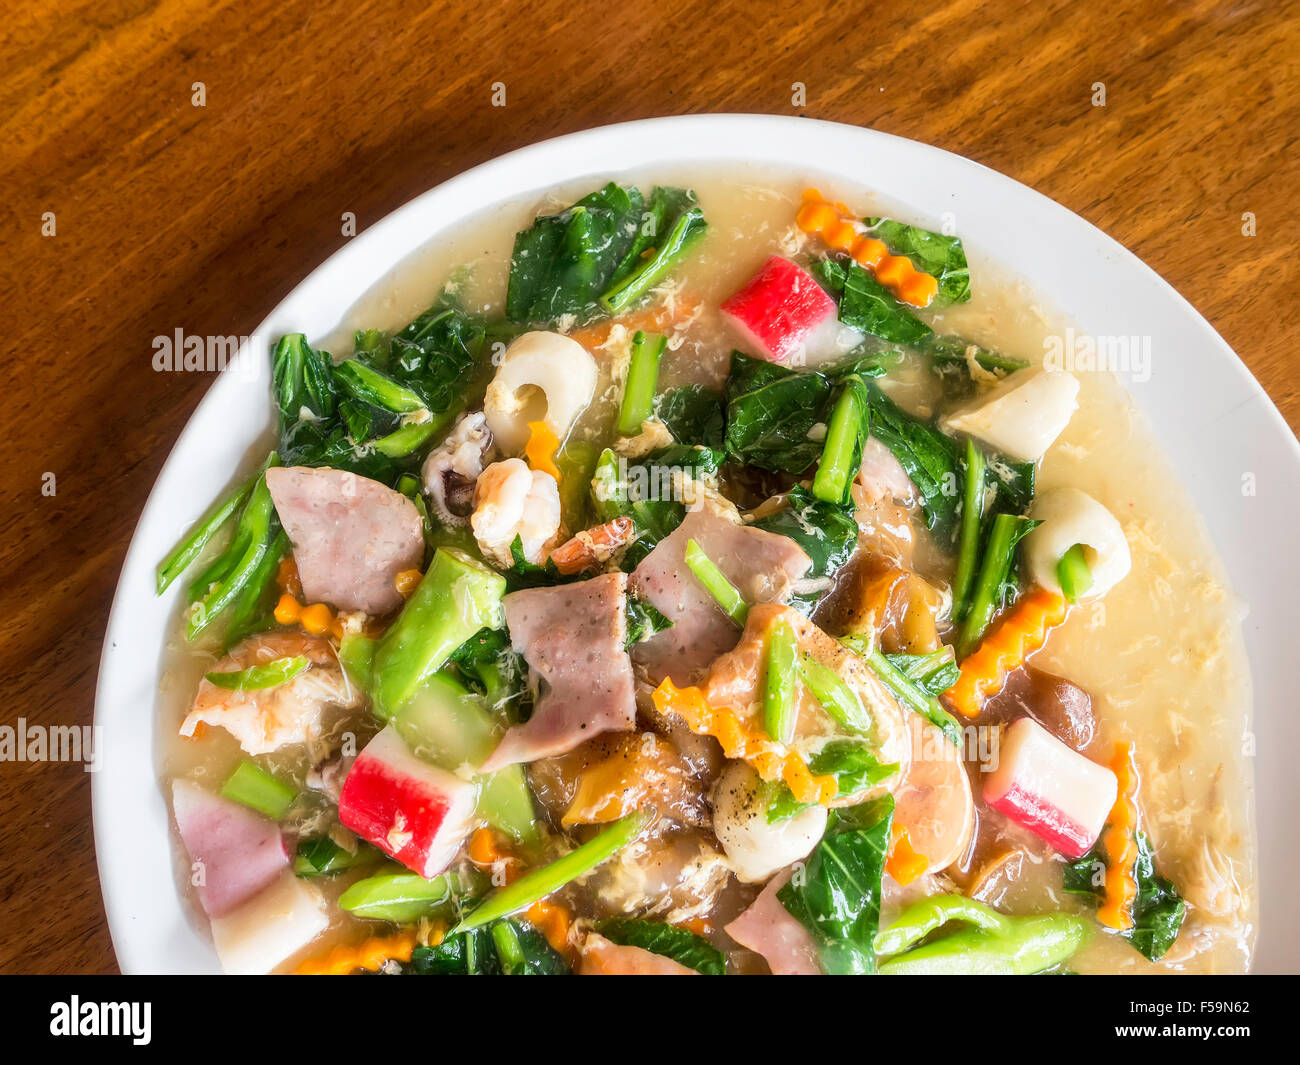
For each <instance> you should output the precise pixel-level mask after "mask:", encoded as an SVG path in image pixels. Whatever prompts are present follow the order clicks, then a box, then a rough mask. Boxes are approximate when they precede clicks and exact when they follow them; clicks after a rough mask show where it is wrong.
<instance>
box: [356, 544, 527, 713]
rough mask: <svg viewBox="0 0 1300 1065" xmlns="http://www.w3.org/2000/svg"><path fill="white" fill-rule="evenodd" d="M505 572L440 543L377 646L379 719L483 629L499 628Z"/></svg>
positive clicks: (375, 694) (394, 709)
mask: <svg viewBox="0 0 1300 1065" xmlns="http://www.w3.org/2000/svg"><path fill="white" fill-rule="evenodd" d="M505 590H506V582H505V578H504V577H502V576H501V575H500V574H499V573H496V572H495V571H493V570H491V569H489V568H488V567H487V566H485V565H483V564H482V563H481V562H478V561H476V560H475V559H473V558H471V557H470V556H469V555H466V554H465V553H464V552H461V551H457V550H455V549H453V548H445V547H440V548H438V550H437V551H435V552H434V555H433V561H432V562H431V563H430V564H429V569H428V571H427V572H426V573H425V575H424V579H423V580H421V581H420V583H419V585H418V586H417V587H416V589H415V592H414V594H412V596H411V598H410V599H408V600H407V601H406V605H405V606H404V607H403V608H402V612H401V613H400V614H399V615H398V616H397V620H396V621H395V622H393V624H392V625H391V626H390V627H389V629H388V631H387V632H385V633H384V636H383V638H382V639H381V640H380V641H379V643H378V644H377V645H376V647H375V653H374V674H373V675H374V681H373V689H374V690H373V692H372V696H373V699H374V712H375V714H376V715H377V716H379V717H380V718H381V719H387V718H389V717H391V716H392V715H393V714H395V713H396V712H397V711H398V710H399V709H401V707H402V706H403V705H404V704H405V703H406V701H407V700H408V699H410V698H411V696H412V695H414V694H415V691H416V689H417V688H419V686H420V684H421V682H422V681H424V680H425V678H427V677H429V676H431V675H432V674H433V673H435V672H436V671H437V670H439V669H441V668H442V666H443V664H444V663H445V662H446V661H447V659H449V658H450V657H451V656H452V654H453V653H454V652H455V651H456V650H457V649H458V648H459V647H460V646H461V645H462V644H463V643H464V642H465V641H466V640H468V639H469V638H470V637H471V636H473V635H475V634H476V633H477V632H478V631H479V630H480V629H484V628H493V629H495V628H499V627H500V624H501V597H502V596H503V595H504V594H505Z"/></svg>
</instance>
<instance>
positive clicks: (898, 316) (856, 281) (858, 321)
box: [812, 259, 931, 344]
mask: <svg viewBox="0 0 1300 1065" xmlns="http://www.w3.org/2000/svg"><path fill="white" fill-rule="evenodd" d="M812 272H813V274H814V276H816V277H817V279H818V280H819V281H820V282H821V283H822V285H823V286H824V287H825V288H826V289H827V290H828V291H829V292H830V293H831V295H832V296H835V297H836V298H837V299H838V300H839V305H840V313H839V317H840V321H841V322H843V323H844V324H845V325H847V326H851V327H852V328H854V329H857V330H858V331H859V332H862V333H868V334H870V335H871V336H874V337H879V338H880V339H881V340H886V341H888V342H889V343H891V344H916V343H917V342H918V341H920V340H922V339H923V338H924V337H927V336H929V335H930V333H931V329H930V327H929V326H928V325H926V324H925V323H924V322H923V321H921V319H919V318H917V317H916V316H915V315H914V314H912V312H911V311H909V310H908V309H907V308H906V307H904V306H903V304H901V303H900V302H899V301H898V300H896V299H895V298H894V296H893V294H892V293H891V292H890V291H889V289H887V288H885V286H884V285H882V284H881V283H880V282H879V281H877V280H876V279H875V278H874V277H873V276H872V275H871V273H870V272H869V271H868V270H867V269H866V268H865V267H862V266H859V265H858V264H857V263H855V262H853V261H852V260H851V259H821V260H819V261H818V262H817V263H815V264H814V265H813V268H812Z"/></svg>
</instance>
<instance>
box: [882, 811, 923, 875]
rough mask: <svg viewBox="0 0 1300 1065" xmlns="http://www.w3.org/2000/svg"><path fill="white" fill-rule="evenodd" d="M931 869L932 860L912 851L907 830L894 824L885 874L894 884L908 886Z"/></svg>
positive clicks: (891, 830) (896, 823)
mask: <svg viewBox="0 0 1300 1065" xmlns="http://www.w3.org/2000/svg"><path fill="white" fill-rule="evenodd" d="M928 868H930V859H929V858H927V857H926V856H925V855H924V854H917V853H916V851H914V850H913V849H912V839H911V836H910V834H909V833H908V831H907V828H906V827H905V826H903V825H900V824H899V823H898V822H897V821H895V822H894V825H893V827H892V828H891V829H890V844H889V856H888V857H887V858H886V859H885V872H887V873H888V874H889V875H890V876H892V877H893V878H894V882H895V883H897V884H899V885H903V886H906V885H907V884H910V883H911V882H912V881H913V880H915V879H916V878H917V877H918V876H920V875H921V874H922V873H924V872H925V871H926V870H927V869H928Z"/></svg>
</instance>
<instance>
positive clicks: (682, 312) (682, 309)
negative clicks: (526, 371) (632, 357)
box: [569, 295, 700, 351]
mask: <svg viewBox="0 0 1300 1065" xmlns="http://www.w3.org/2000/svg"><path fill="white" fill-rule="evenodd" d="M699 312H700V301H699V300H697V299H694V298H692V297H689V296H686V297H684V296H680V295H679V296H677V297H676V298H675V299H673V300H672V301H671V302H667V301H665V302H663V303H659V304H656V305H655V306H653V307H643V308H641V309H640V310H636V311H633V312H632V313H630V314H624V315H621V316H620V317H618V318H612V319H610V320H608V321H604V322H597V323H595V324H594V325H588V326H584V327H583V328H582V329H575V330H574V331H573V332H572V333H570V334H569V339H570V340H576V341H577V342H578V343H579V344H581V345H582V346H583V347H584V348H586V349H587V350H589V351H591V350H595V349H596V348H599V347H601V346H602V345H604V344H605V343H606V342H608V340H609V337H610V333H611V332H613V329H614V326H616V325H621V326H623V328H625V329H626V330H627V332H628V335H629V336H631V335H632V334H633V333H635V332H636V331H637V330H638V329H640V330H642V331H643V332H646V333H666V332H668V331H669V330H670V329H671V328H672V327H673V326H674V325H676V324H677V323H678V322H685V321H689V320H691V319H692V318H694V317H695V316H696V315H697V314H698V313H699Z"/></svg>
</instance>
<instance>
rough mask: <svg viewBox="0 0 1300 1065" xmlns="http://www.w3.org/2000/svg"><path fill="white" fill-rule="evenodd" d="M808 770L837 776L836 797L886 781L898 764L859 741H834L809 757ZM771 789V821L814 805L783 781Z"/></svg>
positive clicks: (769, 809) (842, 796)
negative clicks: (878, 755) (795, 792)
mask: <svg viewBox="0 0 1300 1065" xmlns="http://www.w3.org/2000/svg"><path fill="white" fill-rule="evenodd" d="M808 769H809V771H810V772H812V773H813V774H815V775H817V776H830V777H834V778H835V782H836V784H838V785H839V788H838V790H837V791H836V793H835V794H836V797H837V798H844V797H845V796H848V795H858V794H860V793H861V792H864V791H866V790H867V789H868V788H874V787H875V786H876V785H877V784H883V783H884V782H885V781H886V780H888V779H889V778H890V777H892V776H893V775H894V774H895V773H897V772H898V763H897V762H889V763H885V764H882V763H881V761H880V759H878V758H877V757H876V755H875V753H874V752H873V751H872V749H871V747H870V746H869V745H868V744H866V743H862V742H861V741H859V740H832V741H831V742H830V743H828V744H826V746H825V747H823V748H822V749H821V750H820V751H818V752H817V753H816V754H815V755H813V756H812V758H811V759H809V761H808ZM768 788H769V791H770V794H769V798H768V802H767V820H768V822H769V823H775V822H777V821H784V820H785V819H786V818H789V817H793V816H794V815H795V814H797V813H799V811H801V810H806V809H808V807H809V806H810V805H812V804H811V803H805V802H800V801H799V800H798V799H796V798H795V797H794V793H793V792H791V791H790V789H789V788H788V787H786V786H785V785H784V784H782V783H779V782H774V783H772V784H770V785H768Z"/></svg>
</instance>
